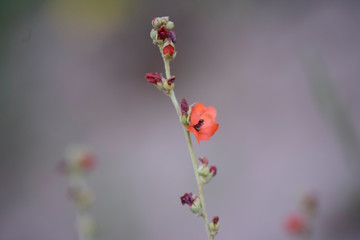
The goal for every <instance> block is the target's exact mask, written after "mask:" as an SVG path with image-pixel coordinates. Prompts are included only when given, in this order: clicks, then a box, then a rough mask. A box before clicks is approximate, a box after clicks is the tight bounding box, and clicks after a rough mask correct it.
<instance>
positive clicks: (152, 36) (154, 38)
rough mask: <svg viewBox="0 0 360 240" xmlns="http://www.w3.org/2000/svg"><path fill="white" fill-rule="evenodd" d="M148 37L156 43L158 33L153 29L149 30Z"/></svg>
mask: <svg viewBox="0 0 360 240" xmlns="http://www.w3.org/2000/svg"><path fill="white" fill-rule="evenodd" d="M150 37H151V39H152V40H154V41H156V40H157V39H158V31H156V30H155V29H151V31H150Z"/></svg>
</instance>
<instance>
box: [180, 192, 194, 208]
mask: <svg viewBox="0 0 360 240" xmlns="http://www.w3.org/2000/svg"><path fill="white" fill-rule="evenodd" d="M180 200H181V204H182V205H184V204H188V205H189V206H191V205H192V204H193V203H194V198H193V195H192V193H185V194H184V196H182V197H180Z"/></svg>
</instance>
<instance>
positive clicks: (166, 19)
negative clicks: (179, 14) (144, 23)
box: [160, 16, 169, 25]
mask: <svg viewBox="0 0 360 240" xmlns="http://www.w3.org/2000/svg"><path fill="white" fill-rule="evenodd" d="M160 19H161V24H162V25H166V24H167V23H168V21H169V17H168V16H165V17H161V18H160Z"/></svg>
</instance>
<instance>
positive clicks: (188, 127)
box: [186, 126, 200, 145]
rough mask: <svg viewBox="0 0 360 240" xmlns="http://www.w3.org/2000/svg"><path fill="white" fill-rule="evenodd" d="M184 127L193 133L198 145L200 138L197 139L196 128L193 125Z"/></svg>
mask: <svg viewBox="0 0 360 240" xmlns="http://www.w3.org/2000/svg"><path fill="white" fill-rule="evenodd" d="M186 128H187V130H189V132H191V133H193V134H194V136H195V138H196V139H197V141H198V143H199V145H200V139H199V133H198V131H196V129H195V128H194V127H193V126H187V127H186Z"/></svg>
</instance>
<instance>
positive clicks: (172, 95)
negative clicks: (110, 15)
mask: <svg viewBox="0 0 360 240" xmlns="http://www.w3.org/2000/svg"><path fill="white" fill-rule="evenodd" d="M163 60H164V66H165V73H166V78H167V79H168V78H170V77H171V74H170V60H169V59H165V58H163ZM169 97H170V99H171V102H172V103H173V105H174V107H175V110H176V113H177V115H178V117H179V120H180V121H181V112H180V107H179V103H178V101H177V99H176V96H175V92H174V91H173V90H171V91H170V92H169ZM183 129H184V133H185V137H186V140H187V145H188V148H189V153H190V157H191V161H192V165H193V169H194V173H195V178H196V183H197V185H198V190H199V197H200V202H201V207H202V215H201V216H202V217H203V219H204V223H205V229H206V233H207V235H208V237H209V240H213V239H214V235H213V234H212V233H211V232H210V229H209V221H208V218H207V214H206V206H205V198H204V193H203V183H202V182H201V180H200V176H199V173H198V171H197V169H198V166H197V163H196V158H195V154H194V149H193V145H192V141H191V137H190V132H189V131H188V130H187V129H186V127H184V126H183Z"/></svg>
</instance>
